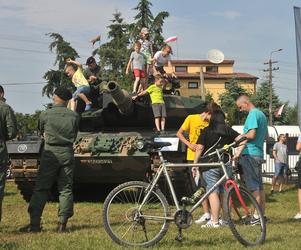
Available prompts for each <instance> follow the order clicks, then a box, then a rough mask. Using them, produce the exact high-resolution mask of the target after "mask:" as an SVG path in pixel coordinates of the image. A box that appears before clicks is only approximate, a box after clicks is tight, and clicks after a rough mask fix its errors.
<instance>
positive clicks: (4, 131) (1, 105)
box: [0, 85, 17, 222]
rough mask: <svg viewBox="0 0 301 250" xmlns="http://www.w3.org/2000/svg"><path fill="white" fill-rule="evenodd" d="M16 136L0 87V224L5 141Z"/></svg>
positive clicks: (5, 157) (6, 161)
mask: <svg viewBox="0 0 301 250" xmlns="http://www.w3.org/2000/svg"><path fill="white" fill-rule="evenodd" d="M16 135H17V122H16V117H15V114H14V111H13V110H12V108H11V107H10V106H8V105H7V104H6V103H5V98H4V89H3V87H2V86H1V85H0V222H1V215H2V200H3V196H4V187H5V180H6V171H7V165H8V154H7V148H6V143H5V142H6V141H7V140H11V139H13V138H15V137H16Z"/></svg>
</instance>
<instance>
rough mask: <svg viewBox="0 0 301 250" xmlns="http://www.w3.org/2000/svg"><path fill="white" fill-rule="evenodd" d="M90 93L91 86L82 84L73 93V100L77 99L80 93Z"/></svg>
mask: <svg viewBox="0 0 301 250" xmlns="http://www.w3.org/2000/svg"><path fill="white" fill-rule="evenodd" d="M89 93H90V86H81V87H79V88H78V89H77V90H75V92H74V93H73V100H74V101H76V100H77V98H78V96H77V95H78V94H85V95H87V94H89Z"/></svg>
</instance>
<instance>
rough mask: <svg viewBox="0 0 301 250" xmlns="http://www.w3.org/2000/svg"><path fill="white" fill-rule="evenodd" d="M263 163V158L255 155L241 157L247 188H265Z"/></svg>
mask: <svg viewBox="0 0 301 250" xmlns="http://www.w3.org/2000/svg"><path fill="white" fill-rule="evenodd" d="M262 163H263V159H262V158H261V157H258V156H254V155H242V156H241V157H240V159H239V164H240V165H241V166H242V169H243V173H244V179H245V183H246V186H247V189H249V191H251V192H254V191H259V190H263V183H262V172H261V164H262Z"/></svg>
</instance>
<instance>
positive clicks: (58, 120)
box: [28, 105, 79, 225]
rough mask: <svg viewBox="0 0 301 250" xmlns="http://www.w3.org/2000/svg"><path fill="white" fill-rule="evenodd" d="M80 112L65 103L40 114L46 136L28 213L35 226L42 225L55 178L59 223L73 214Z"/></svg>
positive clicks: (42, 131) (41, 124) (64, 221)
mask: <svg viewBox="0 0 301 250" xmlns="http://www.w3.org/2000/svg"><path fill="white" fill-rule="evenodd" d="M78 122H79V117H78V115H77V114H76V113H75V112H73V111H71V110H69V109H67V108H66V107H65V106H64V105H54V106H53V107H52V108H51V109H48V110H46V111H44V112H43V113H42V114H41V115H40V120H39V130H40V132H41V134H42V135H44V138H45V146H44V150H43V152H42V156H41V164H40V168H39V172H38V176H37V181H36V184H35V189H34V193H33V196H32V197H31V200H30V204H29V207H28V212H29V214H30V220H31V224H32V225H40V220H41V215H42V212H43V209H44V206H45V204H46V201H47V198H48V193H49V191H50V189H51V187H52V185H53V183H54V182H55V181H57V185H58V191H59V211H58V216H59V222H60V223H67V220H68V218H70V217H71V216H72V215H73V193H72V184H73V170H74V152H73V142H74V141H75V139H76V135H77V131H78Z"/></svg>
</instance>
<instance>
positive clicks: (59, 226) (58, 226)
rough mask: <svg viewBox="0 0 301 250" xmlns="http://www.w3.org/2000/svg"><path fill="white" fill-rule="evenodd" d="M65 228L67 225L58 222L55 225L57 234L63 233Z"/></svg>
mask: <svg viewBox="0 0 301 250" xmlns="http://www.w3.org/2000/svg"><path fill="white" fill-rule="evenodd" d="M66 227H67V223H61V222H59V223H58V225H57V232H58V233H65V232H66V231H67V230H66Z"/></svg>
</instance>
